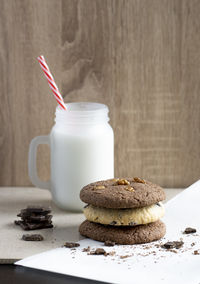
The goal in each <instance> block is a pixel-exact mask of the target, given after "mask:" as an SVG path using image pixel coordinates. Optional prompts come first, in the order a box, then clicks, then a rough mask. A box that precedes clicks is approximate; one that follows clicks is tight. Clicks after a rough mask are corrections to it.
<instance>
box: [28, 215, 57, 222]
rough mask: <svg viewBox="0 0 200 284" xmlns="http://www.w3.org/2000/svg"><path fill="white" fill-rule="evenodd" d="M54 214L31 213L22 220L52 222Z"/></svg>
mask: <svg viewBox="0 0 200 284" xmlns="http://www.w3.org/2000/svg"><path fill="white" fill-rule="evenodd" d="M52 217H53V216H52V215H30V216H26V217H22V220H24V221H25V222H33V223H35V222H36V223H37V222H51V219H52Z"/></svg>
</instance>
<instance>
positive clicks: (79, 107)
mask: <svg viewBox="0 0 200 284" xmlns="http://www.w3.org/2000/svg"><path fill="white" fill-rule="evenodd" d="M65 106H66V109H67V110H63V109H61V108H60V107H59V106H57V108H56V111H59V112H60V111H62V112H65V111H68V113H69V112H70V113H76V114H92V113H97V112H106V113H108V111H109V110H108V107H107V105H105V104H101V103H96V102H71V103H65Z"/></svg>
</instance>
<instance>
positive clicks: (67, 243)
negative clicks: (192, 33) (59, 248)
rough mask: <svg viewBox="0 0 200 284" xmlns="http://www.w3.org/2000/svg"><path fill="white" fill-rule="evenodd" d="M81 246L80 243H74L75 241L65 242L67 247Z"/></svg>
mask: <svg viewBox="0 0 200 284" xmlns="http://www.w3.org/2000/svg"><path fill="white" fill-rule="evenodd" d="M79 246H80V244H79V243H73V242H70V243H69V242H66V243H65V244H64V247H66V248H76V247H79Z"/></svg>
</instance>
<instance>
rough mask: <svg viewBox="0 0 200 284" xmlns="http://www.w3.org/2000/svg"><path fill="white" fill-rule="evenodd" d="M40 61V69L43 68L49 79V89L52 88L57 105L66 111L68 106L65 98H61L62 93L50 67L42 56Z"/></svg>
mask: <svg viewBox="0 0 200 284" xmlns="http://www.w3.org/2000/svg"><path fill="white" fill-rule="evenodd" d="M37 59H38V61H39V63H40V67H41V68H42V71H43V72H44V75H45V77H46V78H47V81H48V84H49V87H50V88H51V90H52V92H53V93H54V97H55V99H56V101H57V103H58V104H59V105H60V107H61V108H62V109H64V110H66V106H65V103H64V100H63V97H62V96H61V93H60V92H59V90H58V87H57V85H56V83H55V80H54V78H53V76H52V74H51V72H50V70H49V67H48V65H47V63H46V61H45V59H44V56H43V55H40V56H39V57H38V58H37Z"/></svg>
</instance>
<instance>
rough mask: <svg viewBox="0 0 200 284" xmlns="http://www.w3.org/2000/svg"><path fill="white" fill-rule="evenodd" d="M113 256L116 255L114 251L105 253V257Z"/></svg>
mask: <svg viewBox="0 0 200 284" xmlns="http://www.w3.org/2000/svg"><path fill="white" fill-rule="evenodd" d="M115 254H116V252H115V251H110V252H108V253H107V255H110V256H114V255H115Z"/></svg>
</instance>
